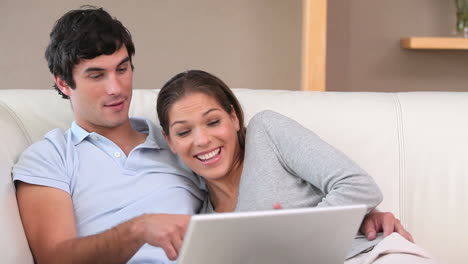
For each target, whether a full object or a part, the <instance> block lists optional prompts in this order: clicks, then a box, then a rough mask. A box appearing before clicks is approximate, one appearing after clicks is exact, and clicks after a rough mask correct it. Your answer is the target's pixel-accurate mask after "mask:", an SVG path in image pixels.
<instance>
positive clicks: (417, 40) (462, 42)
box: [400, 37, 468, 50]
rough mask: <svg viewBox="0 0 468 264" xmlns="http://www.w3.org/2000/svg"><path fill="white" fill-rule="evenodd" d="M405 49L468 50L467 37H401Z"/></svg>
mask: <svg viewBox="0 0 468 264" xmlns="http://www.w3.org/2000/svg"><path fill="white" fill-rule="evenodd" d="M400 45H401V47H402V48H405V49H431V50H468V38H455V37H453V38H438V37H410V38H402V39H401V40H400Z"/></svg>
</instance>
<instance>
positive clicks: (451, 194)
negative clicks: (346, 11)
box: [0, 89, 468, 264]
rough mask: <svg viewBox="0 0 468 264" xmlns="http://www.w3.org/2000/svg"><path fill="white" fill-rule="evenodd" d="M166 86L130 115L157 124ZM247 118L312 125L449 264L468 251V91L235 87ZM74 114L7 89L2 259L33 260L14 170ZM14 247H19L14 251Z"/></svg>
mask: <svg viewBox="0 0 468 264" xmlns="http://www.w3.org/2000/svg"><path fill="white" fill-rule="evenodd" d="M157 93H158V90H134V93H133V99H132V106H131V109H130V115H131V116H143V117H147V118H150V119H152V120H153V121H156V120H157V119H156V114H155V112H156V110H155V107H156V106H155V99H156V96H157ZM235 93H236V95H237V96H238V98H239V100H240V102H241V104H242V105H243V107H244V111H245V113H246V122H248V120H249V119H250V118H251V117H252V116H253V115H254V114H255V113H257V112H259V111H261V110H264V109H271V110H274V111H277V112H280V113H282V114H284V115H287V116H289V117H291V118H293V119H295V120H297V121H299V122H300V123H301V124H303V125H304V126H306V127H308V128H310V129H312V130H313V131H314V132H316V133H317V134H318V135H319V136H320V137H322V138H323V139H324V140H325V141H327V142H329V143H330V144H332V145H334V146H335V147H336V148H338V149H340V150H341V151H343V152H344V153H346V154H347V155H348V156H349V157H351V159H353V160H354V161H355V162H357V163H358V164H359V165H360V166H361V167H363V168H364V169H365V170H366V171H368V172H369V173H370V174H371V175H372V176H373V177H374V178H375V180H376V182H377V183H378V185H379V186H380V188H381V189H382V191H383V193H384V201H383V203H382V204H381V205H380V206H379V208H380V209H381V210H384V211H391V212H393V213H394V214H395V215H396V216H397V217H399V218H400V219H401V220H402V223H403V224H404V225H405V226H406V228H407V229H409V231H410V232H411V233H412V234H413V236H414V237H415V239H416V242H417V243H418V244H419V245H421V246H422V247H424V248H426V249H428V250H429V251H430V252H431V253H433V254H434V255H435V256H436V257H437V258H438V259H439V260H441V262H442V263H454V264H456V263H460V264H461V263H465V262H466V260H467V259H468V252H467V251H466V250H465V246H464V245H465V244H464V238H465V237H467V236H468V210H467V209H468V191H467V190H468V176H467V174H468V122H467V120H468V119H467V118H466V116H468V93H454V92H412V93H368V92H367V93H366V92H362V93H344V92H304V91H278V90H249V89H235ZM72 120H73V113H72V110H71V106H70V103H69V101H68V100H64V99H61V98H60V96H58V95H57V94H56V92H55V91H53V90H0V124H1V130H0V131H1V132H0V133H1V138H2V139H1V140H2V143H1V145H2V149H1V151H0V158H1V161H0V173H1V176H0V183H1V184H2V185H1V186H2V189H1V190H0V205H1V206H2V207H1V208H2V209H4V208H6V209H5V210H6V211H4V213H2V214H1V215H0V233H1V234H2V236H1V237H0V256H2V263H32V260H31V255H30V253H29V251H28V246H27V243H26V240H25V238H24V233H23V231H22V228H21V223H20V219H19V215H18V210H17V207H16V200H15V196H14V187H13V185H12V183H11V176H10V170H11V166H12V165H13V164H14V162H15V161H16V160H17V158H18V156H19V154H20V153H21V152H22V151H23V150H24V149H25V148H26V147H27V146H28V145H30V144H31V143H32V142H35V141H37V140H40V139H41V138H42V137H43V135H44V134H45V133H46V132H47V131H49V130H51V129H52V128H56V127H59V128H61V129H63V130H65V129H67V128H68V127H69V125H70V123H71V121H72ZM12 248H13V250H12Z"/></svg>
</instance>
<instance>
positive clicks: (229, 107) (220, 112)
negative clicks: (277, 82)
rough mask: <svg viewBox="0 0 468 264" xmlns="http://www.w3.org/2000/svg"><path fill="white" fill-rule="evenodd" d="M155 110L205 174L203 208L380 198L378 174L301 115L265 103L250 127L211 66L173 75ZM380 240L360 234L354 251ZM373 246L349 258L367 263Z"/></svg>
mask: <svg viewBox="0 0 468 264" xmlns="http://www.w3.org/2000/svg"><path fill="white" fill-rule="evenodd" d="M157 112H158V117H159V121H160V124H161V127H162V129H163V134H164V136H165V138H166V140H167V142H168V144H169V147H170V148H171V150H172V151H173V152H174V153H176V154H177V155H179V157H180V158H181V160H182V161H183V162H184V163H185V164H186V165H187V166H188V167H190V168H191V169H192V170H193V171H194V172H195V173H197V174H198V175H200V176H202V177H203V178H204V180H205V181H206V184H207V189H208V194H209V195H208V198H207V199H206V201H205V203H204V206H203V208H202V212H205V213H211V212H231V211H252V210H267V209H271V208H272V207H273V205H274V204H275V203H276V202H279V204H281V206H283V207H284V208H297V207H312V206H338V205H347V204H365V205H367V207H368V208H369V211H370V210H372V209H373V208H375V207H376V206H377V205H378V204H379V203H380V202H381V200H382V194H381V192H380V190H379V188H378V186H377V185H376V183H375V182H374V180H373V179H372V177H370V176H369V175H368V174H367V173H366V172H365V171H363V170H362V169H360V168H359V167H358V166H357V165H356V164H355V163H354V162H352V161H351V160H350V159H349V158H347V157H346V156H345V155H344V154H342V153H341V152H339V151H338V150H336V149H335V148H333V147H332V146H330V145H328V144H327V143H325V142H324V141H322V140H321V139H320V138H319V137H318V136H317V135H315V134H314V133H313V132H311V131H310V130H308V129H306V128H304V127H303V126H301V125H300V124H298V123H297V122H295V121H293V120H291V119H289V118H287V117H285V116H282V115H280V114H278V113H275V112H272V111H263V112H260V113H258V114H257V115H255V116H254V117H253V118H252V119H251V121H250V122H249V126H248V128H247V129H246V128H245V127H244V117H243V111H242V108H241V106H240V104H239V102H238V100H237V98H236V97H235V96H234V94H233V93H232V91H231V90H230V89H229V88H228V87H227V85H226V84H224V82H223V81H221V80H220V79H219V78H217V77H215V76H213V75H211V74H209V73H206V72H203V71H198V70H192V71H187V72H183V73H180V74H177V75H176V76H174V77H173V78H172V79H171V80H169V81H168V82H167V83H166V84H165V85H164V87H163V88H162V89H161V91H160V93H159V95H158V99H157ZM403 240H404V239H403ZM360 241H361V242H362V243H361V242H360ZM378 241H379V240H374V241H372V242H371V243H370V244H369V241H367V239H365V241H364V240H356V242H355V243H354V245H353V250H352V252H350V253H349V254H348V257H353V256H355V255H356V254H359V253H361V252H362V251H365V250H370V249H369V248H370V247H371V248H372V247H373V246H374V244H377V243H378ZM409 244H411V243H409ZM411 245H412V244H411ZM374 253H375V252H374ZM369 254H370V253H367V254H360V255H359V256H357V257H354V258H352V259H350V260H349V261H350V263H351V261H353V260H356V261H357V262H356V263H361V262H362V260H364V258H368V255H369ZM411 261H412V263H414V260H411ZM416 263H418V262H416Z"/></svg>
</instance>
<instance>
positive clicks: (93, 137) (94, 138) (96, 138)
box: [91, 136, 99, 141]
mask: <svg viewBox="0 0 468 264" xmlns="http://www.w3.org/2000/svg"><path fill="white" fill-rule="evenodd" d="M91 138H92V139H93V140H94V141H97V140H98V139H99V138H98V137H97V136H92V137H91Z"/></svg>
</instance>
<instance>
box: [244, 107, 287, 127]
mask: <svg viewBox="0 0 468 264" xmlns="http://www.w3.org/2000/svg"><path fill="white" fill-rule="evenodd" d="M288 120H291V119H290V118H288V117H286V116H285V115H282V114H280V113H277V112H275V111H272V110H263V111H260V112H258V113H256V114H255V115H254V116H253V117H252V119H250V121H249V124H248V127H251V126H255V125H257V124H261V125H264V126H274V125H276V124H277V123H282V122H287V121H288Z"/></svg>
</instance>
